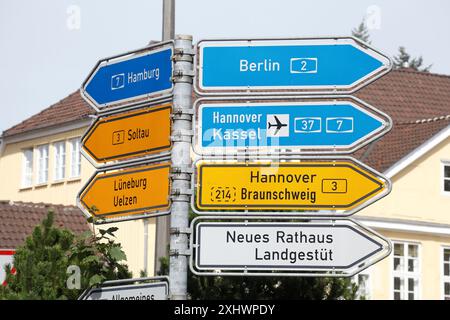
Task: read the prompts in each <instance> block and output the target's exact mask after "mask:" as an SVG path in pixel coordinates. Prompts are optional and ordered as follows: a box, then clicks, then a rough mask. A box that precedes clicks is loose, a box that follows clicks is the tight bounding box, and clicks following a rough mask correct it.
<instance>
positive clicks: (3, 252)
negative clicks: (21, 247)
mask: <svg viewBox="0 0 450 320" xmlns="http://www.w3.org/2000/svg"><path fill="white" fill-rule="evenodd" d="M15 253H16V251H15V250H0V256H13V255H14V254H15Z"/></svg>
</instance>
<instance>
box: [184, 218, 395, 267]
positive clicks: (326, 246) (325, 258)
mask: <svg viewBox="0 0 450 320" xmlns="http://www.w3.org/2000/svg"><path fill="white" fill-rule="evenodd" d="M221 218H222V219H224V217H221ZM210 219H214V220H215V219H219V217H210ZM254 219H255V218H254ZM196 220H197V221H196V222H194V223H193V225H194V233H195V235H194V237H193V244H192V246H193V248H195V254H194V256H195V258H194V259H195V260H194V261H193V265H194V268H195V269H192V270H193V272H194V273H196V274H200V275H203V273H209V274H210V275H212V274H213V275H251V274H253V275H263V274H264V275H272V276H275V275H301V276H305V275H306V276H318V275H323V276H352V275H354V274H356V273H357V272H360V271H361V270H363V269H365V268H367V267H368V266H369V265H371V264H373V263H375V262H376V261H378V260H381V259H382V258H384V257H386V256H387V255H388V254H389V252H390V250H391V246H390V243H389V241H388V240H386V239H384V238H383V237H381V236H379V235H378V234H376V233H374V232H373V231H371V230H369V229H367V228H365V227H363V226H362V225H360V224H359V223H357V222H355V221H353V220H333V221H328V220H312V221H310V222H290V221H289V222H288V221H277V222H260V221H258V222H255V221H239V222H236V221H233V220H231V221H227V222H202V221H201V220H200V222H198V218H197V219H196ZM241 220H242V218H241ZM191 265H192V263H191ZM273 271H275V272H273ZM244 272H245V273H244ZM306 272H309V273H306Z"/></svg>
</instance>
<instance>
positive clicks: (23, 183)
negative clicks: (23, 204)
mask: <svg viewBox="0 0 450 320" xmlns="http://www.w3.org/2000/svg"><path fill="white" fill-rule="evenodd" d="M26 152H31V172H30V173H29V182H28V180H27V176H28V172H27V168H28V166H27V162H28V161H27V160H28V159H27V157H26V155H25V153H26ZM33 172H34V148H33V147H30V148H24V149H22V178H21V184H20V187H21V188H23V189H25V188H31V187H32V186H33Z"/></svg>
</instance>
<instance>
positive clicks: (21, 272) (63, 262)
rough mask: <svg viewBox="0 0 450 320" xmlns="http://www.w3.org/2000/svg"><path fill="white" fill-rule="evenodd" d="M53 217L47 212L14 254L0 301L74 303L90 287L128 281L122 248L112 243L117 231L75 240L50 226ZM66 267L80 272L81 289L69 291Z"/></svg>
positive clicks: (104, 231) (70, 233)
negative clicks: (72, 267)
mask: <svg viewBox="0 0 450 320" xmlns="http://www.w3.org/2000/svg"><path fill="white" fill-rule="evenodd" d="M53 221H54V213H53V212H52V211H49V213H48V215H47V217H46V218H45V219H44V220H43V221H42V223H41V224H40V225H38V226H36V227H35V228H34V230H33V233H32V234H31V235H30V236H28V237H27V238H26V240H25V243H24V244H23V245H22V246H21V247H19V248H18V249H17V250H16V253H15V255H14V267H15V269H16V273H14V274H13V273H12V272H11V266H7V267H6V286H4V287H1V288H0V299H29V300H37V299H44V300H54V299H77V298H78V297H79V295H80V294H81V293H82V292H83V291H84V290H85V289H86V288H88V287H89V286H91V285H96V284H99V283H100V282H102V281H104V280H113V279H124V278H129V277H131V273H130V272H129V271H128V267H127V266H126V265H124V264H122V263H121V262H122V261H124V260H126V256H125V253H124V252H123V251H122V249H121V245H120V244H118V243H115V242H114V240H112V239H111V238H110V237H114V232H115V231H116V230H117V228H109V229H107V230H99V235H98V236H96V235H93V234H92V233H91V232H86V233H83V234H82V235H79V236H75V235H74V234H73V233H72V232H71V231H69V230H67V229H61V228H57V227H54V226H53ZM69 266H76V267H78V268H79V270H80V272H81V274H80V279H79V280H80V287H79V289H71V288H69V287H68V281H67V280H68V278H69V277H70V274H68V273H67V271H68V268H69Z"/></svg>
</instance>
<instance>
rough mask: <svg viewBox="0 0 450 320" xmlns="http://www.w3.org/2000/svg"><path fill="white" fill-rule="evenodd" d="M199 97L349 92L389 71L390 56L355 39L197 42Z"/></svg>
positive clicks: (390, 65) (390, 66)
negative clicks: (200, 95)
mask: <svg viewBox="0 0 450 320" xmlns="http://www.w3.org/2000/svg"><path fill="white" fill-rule="evenodd" d="M197 48H198V52H197V55H198V57H197V59H198V60H197V65H198V77H197V82H196V90H197V91H198V93H200V94H203V95H210V94H220V95H237V94H241V95H242V94H244V95H248V94H253V95H255V94H260V95H261V94H269V93H270V94H273V93H276V92H278V93H279V94H282V95H285V96H286V95H292V94H298V93H314V94H326V93H328V94H330V93H333V94H336V93H343V92H345V93H352V92H354V91H356V90H357V89H359V88H360V87H361V86H363V85H367V84H368V83H370V82H371V81H373V80H375V79H377V78H379V77H380V76H382V75H384V74H386V73H387V72H389V70H390V69H391V68H392V63H391V60H390V59H389V58H388V57H387V56H385V55H383V54H382V53H380V52H378V51H376V50H375V49H373V48H370V47H368V46H367V44H364V43H362V42H360V41H359V40H357V39H356V38H352V37H347V38H315V39H260V40H203V41H200V42H199V43H198V44H197Z"/></svg>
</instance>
